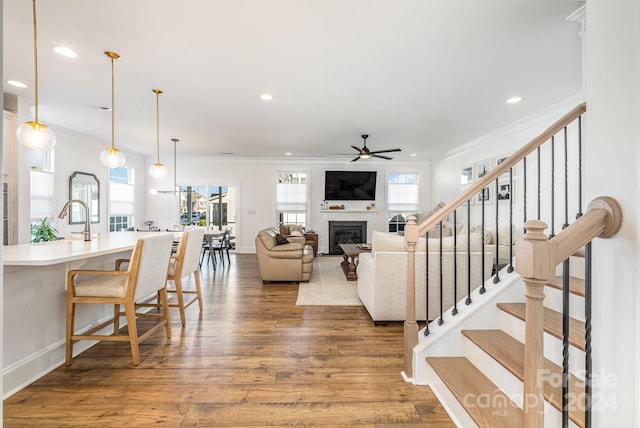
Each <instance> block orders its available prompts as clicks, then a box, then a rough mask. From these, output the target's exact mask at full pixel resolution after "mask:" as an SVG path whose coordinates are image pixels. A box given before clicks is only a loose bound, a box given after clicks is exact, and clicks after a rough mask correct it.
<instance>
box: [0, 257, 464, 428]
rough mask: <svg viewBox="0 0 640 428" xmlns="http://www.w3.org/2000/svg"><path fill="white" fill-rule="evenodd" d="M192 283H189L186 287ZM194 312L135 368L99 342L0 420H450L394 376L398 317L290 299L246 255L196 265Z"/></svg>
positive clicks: (126, 356) (115, 348) (292, 295)
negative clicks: (384, 321) (381, 321)
mask: <svg viewBox="0 0 640 428" xmlns="http://www.w3.org/2000/svg"><path fill="white" fill-rule="evenodd" d="M189 286H192V284H189ZM202 286H203V294H204V295H203V299H204V310H203V312H202V315H200V313H199V311H198V306H197V304H194V305H192V306H190V307H189V308H188V309H187V312H186V316H187V322H186V326H185V327H184V328H181V325H180V320H179V315H178V312H177V309H172V312H171V318H172V323H171V324H172V338H171V340H170V341H167V340H166V339H165V337H164V332H157V333H156V334H155V335H154V336H152V337H151V338H149V339H148V340H147V341H145V342H143V343H142V344H141V346H140V354H141V363H140V365H139V366H138V367H135V366H133V365H132V363H131V354H130V351H129V346H128V344H127V343H114V342H111V343H107V342H102V343H99V344H98V345H96V346H94V347H92V348H91V349H89V350H87V351H86V352H84V353H82V354H80V355H79V356H77V357H76V358H74V360H73V364H72V365H71V367H65V366H64V365H63V366H61V367H58V368H57V369H56V370H54V371H53V372H51V373H49V374H48V375H46V376H45V377H43V378H41V379H39V380H38V381H36V382H35V383H33V384H32V385H30V386H28V387H27V388H25V389H23V390H22V391H20V392H18V393H16V394H15V395H13V396H11V397H10V398H8V399H6V400H5V401H4V426H5V427H16V426H28V427H36V426H37V427H42V426H51V427H63V426H87V427H89V426H90V427H95V426H100V427H111V426H128V427H148V426H151V425H154V426H168V427H188V426H203V427H214V426H236V427H258V426H287V425H288V426H291V425H304V426H331V427H336V426H359V427H450V426H453V423H452V422H451V420H450V419H449V417H448V416H447V414H446V412H445V411H444V409H443V408H442V406H440V404H439V403H438V400H437V399H436V398H435V396H434V395H433V393H432V392H431V390H430V389H429V388H428V387H426V386H415V385H412V384H409V383H406V382H404V381H403V379H402V376H401V375H400V371H401V370H402V324H401V323H391V324H389V325H387V326H380V327H376V326H374V324H373V322H372V321H371V318H370V317H369V315H368V314H367V312H366V310H365V309H364V307H350V306H349V307H344V306H296V305H295V302H296V297H297V289H298V285H297V284H268V285H263V284H262V281H261V280H260V278H259V275H258V271H257V260H256V257H255V255H253V254H239V255H232V256H231V263H230V264H228V263H227V265H226V266H225V268H223V267H222V266H221V265H218V269H217V272H214V271H213V270H212V269H210V268H203V270H202Z"/></svg>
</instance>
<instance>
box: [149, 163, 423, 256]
mask: <svg viewBox="0 0 640 428" xmlns="http://www.w3.org/2000/svg"><path fill="white" fill-rule="evenodd" d="M177 163H178V165H177V169H178V185H181V186H186V185H207V184H216V185H218V184H220V185H229V186H235V187H237V189H238V195H239V198H238V200H239V202H238V204H239V206H238V207H237V213H238V218H237V219H236V221H237V238H236V248H237V250H238V252H247V253H253V252H255V243H254V239H255V236H256V234H257V232H258V231H259V230H260V229H263V228H265V227H269V226H275V225H277V219H276V215H275V177H276V172H277V171H306V172H307V173H308V176H309V186H310V205H309V218H308V226H307V227H308V228H313V229H314V230H316V231H317V232H318V233H319V235H320V236H319V239H320V242H319V251H320V252H325V251H326V249H327V246H328V242H327V231H328V224H327V221H328V216H329V215H339V214H325V213H321V212H320V205H321V203H322V201H323V200H324V172H325V170H361V171H363V170H369V171H371V170H375V171H378V177H377V186H376V210H377V212H376V213H358V214H355V213H354V214H347V213H344V214H341V215H343V216H351V217H348V218H347V217H342V218H344V220H353V219H354V216H355V217H358V219H362V220H367V221H369V222H370V223H369V226H368V234H369V237H370V236H371V233H372V231H373V229H377V230H387V227H388V226H387V217H386V211H385V208H384V207H385V193H386V187H385V183H386V174H387V173H389V172H418V173H419V174H420V187H421V190H420V191H421V195H420V198H421V207H420V208H421V210H425V209H427V208H428V207H430V205H431V198H430V195H429V189H430V188H431V181H430V176H431V170H430V164H429V163H427V162H424V163H418V162H415V163H413V162H411V163H410V162H396V161H389V162H387V161H370V160H367V161H366V162H365V161H360V162H358V165H355V164H350V162H349V161H348V160H341V161H338V162H335V161H334V162H329V161H322V160H275V159H274V160H269V159H259V160H252V159H244V160H243V159H219V158H181V157H180V154H179V151H178V162H177ZM171 169H172V167H170V170H171ZM172 174H173V171H170V172H169V177H168V178H167V179H166V180H165V181H164V182H155V181H154V182H153V183H151V182H150V186H152V187H155V188H156V189H171V188H172V186H173V175H172ZM146 201H147V203H146V212H147V213H148V216H149V219H151V220H154V221H155V222H156V224H157V225H158V226H159V227H161V228H166V227H168V228H170V227H171V226H172V225H173V224H174V223H176V221H177V220H178V205H177V204H178V202H177V197H174V196H172V195H166V194H156V195H152V194H150V192H147V196H146ZM364 205H366V204H364V203H359V204H358V203H356V202H352V203H348V202H345V206H346V208H347V210H348V209H349V208H351V209H359V208H360V209H362V208H363V207H364Z"/></svg>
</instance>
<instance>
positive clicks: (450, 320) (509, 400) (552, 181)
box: [404, 105, 621, 428]
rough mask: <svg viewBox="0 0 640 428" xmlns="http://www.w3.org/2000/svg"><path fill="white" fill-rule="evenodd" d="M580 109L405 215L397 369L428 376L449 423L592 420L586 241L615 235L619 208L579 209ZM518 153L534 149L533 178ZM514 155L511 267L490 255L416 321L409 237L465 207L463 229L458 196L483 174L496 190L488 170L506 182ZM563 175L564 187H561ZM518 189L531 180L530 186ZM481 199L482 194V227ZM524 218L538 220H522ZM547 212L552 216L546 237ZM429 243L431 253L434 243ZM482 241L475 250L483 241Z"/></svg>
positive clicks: (476, 188)
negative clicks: (518, 194)
mask: <svg viewBox="0 0 640 428" xmlns="http://www.w3.org/2000/svg"><path fill="white" fill-rule="evenodd" d="M585 111H586V106H585V105H581V106H578V107H577V108H576V109H574V110H573V111H571V112H569V113H568V114H567V115H565V116H564V117H563V118H561V119H560V120H559V121H558V122H556V123H555V124H553V125H552V126H551V127H549V128H548V129H547V130H545V131H544V132H543V133H542V134H540V136H538V137H536V138H535V139H534V140H532V141H531V142H529V143H528V144H527V145H525V146H523V147H522V148H521V149H520V150H518V151H516V152H515V153H514V154H513V155H512V156H510V157H509V158H507V159H506V160H505V161H504V162H503V163H502V164H500V165H498V166H497V167H496V168H494V170H492V171H490V172H489V173H488V174H487V175H486V176H485V177H484V178H482V179H479V180H478V181H477V182H476V183H475V184H474V185H472V186H470V187H469V188H468V189H467V190H466V191H465V192H463V193H461V194H460V195H459V196H458V197H457V198H455V199H454V200H453V201H452V202H450V203H449V204H447V205H445V206H444V207H443V208H441V209H440V210H439V211H438V212H437V213H435V214H434V215H432V216H431V217H430V218H429V219H427V220H426V221H424V222H423V223H421V224H417V223H416V221H415V218H413V217H409V219H408V221H407V224H406V226H405V240H406V242H407V249H408V255H407V257H408V259H407V269H408V270H407V320H406V321H405V332H404V337H405V371H404V376H405V377H406V378H407V380H410V381H412V382H413V383H416V384H428V385H430V386H431V388H432V390H433V391H434V393H435V394H436V396H437V397H438V398H439V400H440V401H441V403H442V404H443V406H444V407H445V409H447V411H448V413H449V415H450V416H451V418H452V419H453V421H454V422H455V423H456V424H457V425H458V426H461V427H473V426H480V427H502V426H504V427H520V426H524V427H527V428H528V427H541V426H544V425H546V426H550V427H590V426H591V422H590V420H591V413H590V407H591V399H590V397H591V386H590V379H591V349H590V347H591V344H590V329H591V327H590V326H591V324H590V323H591V300H590V289H591V263H592V257H591V241H592V240H593V239H595V238H596V237H600V238H608V237H611V236H613V235H615V234H616V233H617V231H618V230H619V228H620V224H621V212H620V208H619V206H618V204H617V203H616V201H615V200H613V199H611V198H608V197H601V198H597V199H595V200H594V201H592V202H591V203H590V204H589V205H588V206H587V209H586V211H585V212H584V213H583V212H582V197H581V194H582V185H581V183H582V177H581V174H582V171H581V167H580V162H581V156H582V154H581V127H580V123H581V122H580V120H581V115H582V113H584V112H585ZM576 122H577V126H578V130H577V131H576V132H573V133H574V134H577V136H578V143H577V144H576V145H577V147H578V154H577V155H576V159H577V160H575V162H576V163H577V164H578V167H577V168H576V169H577V170H578V178H577V179H570V178H569V170H570V168H569V166H568V165H569V164H570V162H572V161H570V157H569V154H568V143H567V140H568V139H567V135H568V132H567V127H568V126H569V125H570V124H572V123H576ZM557 134H559V135H560V136H562V134H564V153H563V155H562V156H561V157H562V159H561V160H562V161H564V162H563V163H564V168H562V167H561V168H560V171H559V172H557V171H556V170H555V169H554V168H555V167H554V164H555V162H554V161H555V156H556V153H557V152H558V150H557V149H556V146H555V139H556V138H557ZM547 142H548V143H550V144H548V145H547V146H545V147H550V149H549V151H548V152H546V153H549V156H550V162H549V163H550V165H551V171H550V173H549V175H550V178H548V179H546V180H548V184H547V185H546V186H545V185H542V184H541V183H542V182H544V180H545V178H541V177H543V175H544V172H543V171H542V169H541V165H543V164H544V163H545V162H546V156H547V155H546V154H545V152H542V151H541V149H540V147H541V146H542V145H543V144H544V143H547ZM527 157H529V158H533V159H529V168H530V169H534V174H533V175H534V177H533V178H530V177H529V175H528V174H527ZM542 159H545V160H544V161H542ZM532 160H533V161H536V162H537V170H536V169H535V164H534V166H533V167H532V166H531V164H532V163H533V162H532ZM516 164H521V166H520V167H519V170H520V171H523V172H522V175H521V176H520V178H519V179H520V180H523V181H524V185H523V188H524V195H523V197H522V198H521V200H522V202H521V204H520V205H519V206H518V207H515V209H519V210H522V211H523V212H524V214H523V217H524V228H525V230H526V233H525V235H524V236H523V238H522V239H521V240H519V241H517V242H516V244H515V253H514V255H515V257H513V259H515V270H516V272H517V273H516V272H514V269H513V264H510V265H509V266H507V267H504V268H503V269H499V268H498V265H497V262H496V266H495V267H496V269H495V271H496V275H495V276H494V277H493V278H491V279H489V280H487V281H486V282H485V284H484V286H482V287H480V288H479V289H476V290H475V291H473V292H469V294H468V296H467V297H466V298H464V299H462V300H460V302H459V303H458V304H457V305H456V306H455V307H454V309H453V310H452V311H446V313H445V312H442V313H440V314H439V315H438V314H428V312H427V319H429V320H432V321H431V322H429V323H428V324H427V325H426V327H425V328H424V329H422V330H419V329H418V325H417V322H416V320H415V306H416V302H415V290H416V289H417V287H423V286H425V285H424V284H418V283H416V281H415V274H414V272H413V271H414V269H415V268H414V266H415V263H416V260H415V247H416V244H417V242H418V239H419V237H420V236H425V237H426V239H428V238H429V231H430V230H433V229H434V228H435V227H438V225H440V228H442V222H443V221H444V220H445V219H448V218H450V217H449V216H450V215H452V216H453V222H454V223H455V224H457V221H456V215H461V214H462V216H464V215H465V210H466V217H467V222H468V223H467V227H468V229H467V230H472V228H471V224H470V222H469V218H471V211H470V207H471V203H470V202H469V201H470V200H471V199H473V198H474V197H475V196H476V195H477V194H478V193H479V192H481V191H482V190H483V189H485V188H486V187H489V186H492V184H493V183H494V182H495V187H494V188H496V189H497V187H498V178H499V177H504V174H508V176H509V180H510V188H511V189H514V187H513V181H512V180H513V176H512V174H513V171H514V169H515V165H516ZM563 176H564V179H562V177H563ZM503 179H504V178H503ZM528 180H530V181H534V182H535V181H536V180H537V188H536V186H535V184H534V185H531V184H530V185H529V187H528V185H527V181H528ZM558 182H560V183H562V182H563V184H564V189H563V190H562V191H558V193H561V194H562V195H561V196H563V197H564V213H563V212H562V209H561V210H559V211H560V212H557V210H556V209H555V208H554V204H555V203H556V200H557V199H560V198H558V196H557V194H556V191H557V190H556V183H558ZM570 182H572V186H573V187H575V189H574V188H572V187H570V186H569V183H570ZM574 184H575V185H574ZM544 187H546V188H544ZM528 188H531V189H532V190H533V191H531V192H530V194H529V195H528V194H527V189H528ZM536 190H537V192H536ZM547 191H548V193H549V194H548V195H547V194H545V192H547ZM571 192H574V193H573V194H572V197H573V196H575V195H576V194H577V195H578V197H577V199H578V203H577V207H575V211H574V212H575V213H576V215H575V218H576V220H575V221H574V222H573V223H571V224H569V223H570V222H569V208H568V205H569V203H568V200H569V196H568V195H569V194H570V193H571ZM531 193H533V196H531ZM536 198H537V199H536ZM545 198H547V199H546V200H545ZM495 199H496V200H497V199H498V197H497V194H496V198H495ZM549 201H550V202H549ZM509 204H510V205H509V209H508V220H507V221H508V224H509V229H512V227H513V224H514V223H513V217H514V206H513V202H512V200H511V201H509ZM532 206H533V207H532ZM536 206H537V212H536V211H535V207H536ZM541 206H545V207H546V206H550V208H551V215H550V223H551V227H550V232H551V233H550V236H547V235H545V234H544V231H545V230H546V229H548V228H549V226H548V225H547V224H545V223H544V222H543V221H540V220H539V219H540V217H541V208H540V207H541ZM490 208H491V207H490ZM485 209H486V208H485V204H484V203H482V206H481V210H482V211H481V213H482V217H481V218H482V224H481V230H482V234H483V236H484V232H485V226H486V224H485ZM522 211H521V212H522ZM530 211H533V212H534V214H533V215H531V214H530ZM493 212H494V213H495V223H491V224H492V225H493V224H495V230H496V231H497V230H498V226H499V225H502V224H504V223H505V220H504V219H503V218H500V216H501V215H502V216H504V209H500V207H499V205H498V203H497V202H496V204H495V209H493ZM501 213H502V214H501ZM528 217H529V218H531V217H534V218H537V219H536V220H528V221H527V218H528ZM556 222H558V223H561V224H562V231H560V232H559V233H558V234H557V235H556V234H555V223H556ZM469 235H470V234H469ZM483 239H484V238H483ZM454 245H455V244H454ZM468 245H470V241H469V244H468ZM440 248H441V252H442V245H441V247H440ZM468 248H470V247H468ZM482 248H483V249H482V251H483V252H484V251H485V250H484V240H483V247H482ZM454 251H455V248H454ZM496 254H497V252H496ZM428 268H429V267H428V265H427V270H428ZM454 269H455V268H454ZM431 286H435V287H437V286H438V284H435V285H432V284H429V281H428V279H427V283H426V287H427V289H429V287H431ZM440 288H442V283H440ZM441 293H442V291H441ZM427 303H428V302H427ZM418 304H420V303H418ZM525 321H526V322H525Z"/></svg>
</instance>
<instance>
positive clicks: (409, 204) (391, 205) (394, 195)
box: [387, 172, 420, 232]
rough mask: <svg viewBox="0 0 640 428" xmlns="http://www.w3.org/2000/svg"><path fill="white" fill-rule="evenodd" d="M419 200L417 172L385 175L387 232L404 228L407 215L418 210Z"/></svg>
mask: <svg viewBox="0 0 640 428" xmlns="http://www.w3.org/2000/svg"><path fill="white" fill-rule="evenodd" d="M419 201H420V193H419V181H418V173H406V172H403V173H389V174H388V175H387V213H388V215H389V232H400V231H403V230H404V225H405V221H406V218H407V215H409V214H413V213H416V212H417V211H418V204H419Z"/></svg>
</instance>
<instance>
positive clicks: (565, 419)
mask: <svg viewBox="0 0 640 428" xmlns="http://www.w3.org/2000/svg"><path fill="white" fill-rule="evenodd" d="M569 398H570V397H569V259H566V260H565V261H564V262H562V426H563V428H567V427H568V426H569Z"/></svg>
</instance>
